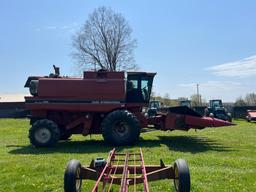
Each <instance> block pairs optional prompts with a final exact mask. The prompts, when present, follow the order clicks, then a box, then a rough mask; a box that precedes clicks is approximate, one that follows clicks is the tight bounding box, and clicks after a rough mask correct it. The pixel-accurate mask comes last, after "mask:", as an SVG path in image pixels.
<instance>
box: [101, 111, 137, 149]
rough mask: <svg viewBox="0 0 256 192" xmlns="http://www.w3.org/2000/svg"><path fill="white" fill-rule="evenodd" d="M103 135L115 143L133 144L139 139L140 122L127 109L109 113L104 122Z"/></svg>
mask: <svg viewBox="0 0 256 192" xmlns="http://www.w3.org/2000/svg"><path fill="white" fill-rule="evenodd" d="M101 127H102V135H103V138H104V140H105V141H106V142H107V143H111V144H113V145H132V144H134V143H135V142H137V141H138V140H139V136H140V123H139V121H138V119H137V118H136V117H135V116H134V115H133V114H132V113H130V112H129V111H127V110H117V111H113V112H111V113H109V114H108V115H107V116H106V117H105V119H104V120H103V122H102V124H101Z"/></svg>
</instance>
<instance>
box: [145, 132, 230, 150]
mask: <svg viewBox="0 0 256 192" xmlns="http://www.w3.org/2000/svg"><path fill="white" fill-rule="evenodd" d="M158 138H159V140H143V141H141V143H142V146H143V147H154V146H160V145H166V146H167V147H168V148H169V149H170V150H171V151H179V152H190V153H200V152H205V151H217V152H225V151H226V152H227V151H234V150H233V149H231V148H230V147H227V146H223V145H222V144H220V143H219V142H218V141H217V140H212V139H209V138H207V137H196V136H193V137H192V136H159V137H158Z"/></svg>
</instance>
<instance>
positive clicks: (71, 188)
mask: <svg viewBox="0 0 256 192" xmlns="http://www.w3.org/2000/svg"><path fill="white" fill-rule="evenodd" d="M80 172H81V164H80V162H79V161H78V160H75V159H72V160H70V161H69V163H68V166H67V168H66V171H65V174H64V191H65V192H80V191H81V188H82V179H81V177H80Z"/></svg>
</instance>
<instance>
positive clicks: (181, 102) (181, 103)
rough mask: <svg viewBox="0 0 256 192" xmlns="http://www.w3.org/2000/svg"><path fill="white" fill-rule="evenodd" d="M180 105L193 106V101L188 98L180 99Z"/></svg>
mask: <svg viewBox="0 0 256 192" xmlns="http://www.w3.org/2000/svg"><path fill="white" fill-rule="evenodd" d="M179 106H187V107H189V108H191V101H190V100H188V99H186V100H180V101H179Z"/></svg>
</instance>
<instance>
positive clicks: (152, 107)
mask: <svg viewBox="0 0 256 192" xmlns="http://www.w3.org/2000/svg"><path fill="white" fill-rule="evenodd" d="M162 107H164V104H163V102H161V101H158V100H153V101H150V102H149V106H148V110H147V115H148V117H153V116H155V115H156V114H157V110H158V109H159V108H162Z"/></svg>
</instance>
